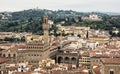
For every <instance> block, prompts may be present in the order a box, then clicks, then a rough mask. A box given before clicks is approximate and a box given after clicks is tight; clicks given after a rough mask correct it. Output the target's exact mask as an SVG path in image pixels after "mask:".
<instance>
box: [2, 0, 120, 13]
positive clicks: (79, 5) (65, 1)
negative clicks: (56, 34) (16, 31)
mask: <svg viewBox="0 0 120 74" xmlns="http://www.w3.org/2000/svg"><path fill="white" fill-rule="evenodd" d="M35 7H39V8H40V9H50V10H58V9H63V10H75V11H81V12H92V11H99V12H119V13H120V0H0V12H1V11H19V10H24V9H32V8H35Z"/></svg>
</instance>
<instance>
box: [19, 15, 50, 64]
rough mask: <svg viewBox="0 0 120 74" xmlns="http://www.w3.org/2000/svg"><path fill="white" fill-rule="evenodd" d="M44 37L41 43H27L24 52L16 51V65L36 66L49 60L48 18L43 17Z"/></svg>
mask: <svg viewBox="0 0 120 74" xmlns="http://www.w3.org/2000/svg"><path fill="white" fill-rule="evenodd" d="M43 22H44V23H43V30H44V35H43V38H42V40H41V41H33V42H29V43H27V45H26V48H25V49H24V50H18V58H17V59H18V63H26V62H28V64H31V65H35V66H38V64H39V61H41V60H43V59H47V58H49V53H50V50H49V48H50V43H49V40H50V39H49V24H48V16H47V15H45V16H44V17H43Z"/></svg>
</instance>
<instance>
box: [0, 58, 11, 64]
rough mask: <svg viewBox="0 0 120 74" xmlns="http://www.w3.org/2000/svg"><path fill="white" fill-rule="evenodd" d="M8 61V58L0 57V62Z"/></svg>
mask: <svg viewBox="0 0 120 74" xmlns="http://www.w3.org/2000/svg"><path fill="white" fill-rule="evenodd" d="M7 61H9V59H6V58H0V63H4V62H7Z"/></svg>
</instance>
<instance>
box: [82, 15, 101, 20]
mask: <svg viewBox="0 0 120 74" xmlns="http://www.w3.org/2000/svg"><path fill="white" fill-rule="evenodd" d="M82 20H83V21H102V17H100V16H98V15H96V14H90V15H89V16H84V17H82Z"/></svg>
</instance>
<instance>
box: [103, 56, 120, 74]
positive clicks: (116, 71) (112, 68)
mask: <svg viewBox="0 0 120 74" xmlns="http://www.w3.org/2000/svg"><path fill="white" fill-rule="evenodd" d="M101 63H102V67H101V74H120V58H101Z"/></svg>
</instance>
